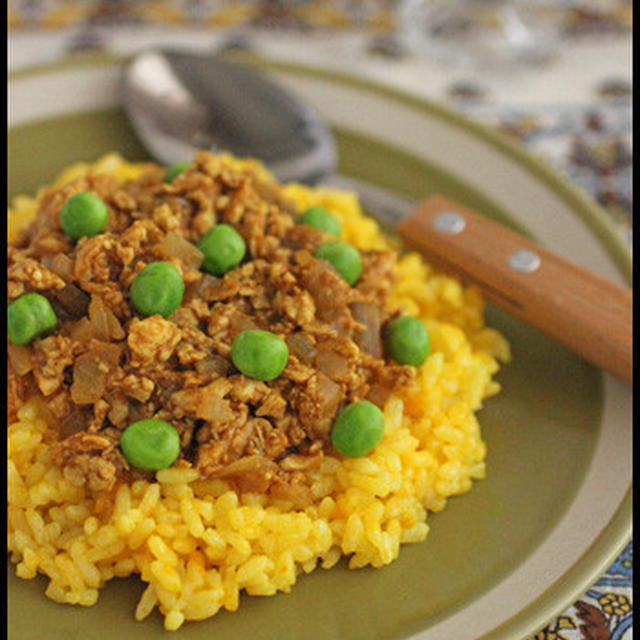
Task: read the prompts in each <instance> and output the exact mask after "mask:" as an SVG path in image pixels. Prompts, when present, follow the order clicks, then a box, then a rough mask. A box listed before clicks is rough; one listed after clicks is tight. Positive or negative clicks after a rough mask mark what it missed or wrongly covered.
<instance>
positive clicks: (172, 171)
mask: <svg viewBox="0 0 640 640" xmlns="http://www.w3.org/2000/svg"><path fill="white" fill-rule="evenodd" d="M190 164H191V163H190V162H187V161H185V162H176V163H175V164H172V165H171V166H170V167H169V168H168V169H167V170H166V171H165V174H164V181H165V182H166V183H167V184H170V183H171V182H173V181H174V180H175V179H176V178H177V177H178V176H179V175H180V174H181V173H182V172H183V171H185V170H186V169H187V168H188V167H189V165H190Z"/></svg>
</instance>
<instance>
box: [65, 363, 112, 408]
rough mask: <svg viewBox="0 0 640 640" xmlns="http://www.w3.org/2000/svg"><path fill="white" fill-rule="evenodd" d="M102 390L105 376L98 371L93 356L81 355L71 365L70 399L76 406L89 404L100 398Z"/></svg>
mask: <svg viewBox="0 0 640 640" xmlns="http://www.w3.org/2000/svg"><path fill="white" fill-rule="evenodd" d="M104 388H105V374H104V372H102V371H101V370H100V368H99V366H98V363H97V362H96V360H95V358H94V356H93V354H91V353H85V354H83V355H81V356H80V357H79V358H78V359H77V360H76V361H75V363H74V365H73V384H72V385H71V399H72V400H73V401H74V402H75V403H76V404H91V403H94V402H97V401H98V400H99V399H100V398H101V397H102V394H103V393H104Z"/></svg>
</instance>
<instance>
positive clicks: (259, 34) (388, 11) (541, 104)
mask: <svg viewBox="0 0 640 640" xmlns="http://www.w3.org/2000/svg"><path fill="white" fill-rule="evenodd" d="M532 1H533V0H532ZM540 1H542V0H540ZM545 3H546V5H552V6H553V8H554V9H555V14H554V16H555V17H554V19H556V20H558V21H561V24H560V25H559V28H560V29H561V33H562V47H561V49H560V50H558V52H557V53H556V54H555V56H554V58H553V59H552V60H551V62H550V63H549V64H548V65H547V66H545V67H539V68H537V67H532V68H530V69H528V70H523V71H522V72H521V73H519V74H518V76H517V77H514V76H509V75H503V76H500V75H498V74H495V75H491V74H488V75H487V74H479V73H471V72H469V71H467V72H465V71H463V70H459V69H453V68H449V67H445V66H441V65H439V64H437V63H435V62H434V61H431V60H426V59H420V58H417V57H415V56H413V55H411V54H410V53H409V52H408V51H407V48H406V46H404V45H403V40H402V39H401V38H399V37H398V34H397V30H396V29H394V8H395V6H396V5H397V4H398V2H394V0H386V1H385V0H376V1H373V2H349V1H347V0H341V1H333V2H318V1H304V0H302V1H300V0H298V1H296V2H286V1H283V2H278V1H277V0H276V1H266V2H246V1H245V2H229V1H226V0H200V1H199V0H191V1H189V0H180V1H178V0H164V1H155V2H154V1H149V2H141V1H136V2H120V1H118V0H112V1H102V2H97V1H90V0H78V1H75V2H73V1H72V2H69V1H67V2H61V1H55V0H46V1H45V0H10V1H9V6H8V22H9V27H10V32H9V67H10V69H18V68H21V67H25V66H30V65H34V64H41V63H44V62H50V61H51V60H52V59H55V58H56V57H63V56H69V55H74V56H81V55H84V54H86V53H87V52H94V51H96V50H105V51H114V52H119V53H125V52H131V51H133V50H136V49H138V48H142V47H145V46H148V45H151V44H158V43H171V44H186V45H190V46H196V47H202V48H205V47H206V48H211V47H215V46H216V45H220V44H226V45H231V46H236V47H248V48H251V49H255V50H256V51H258V52H261V53H264V54H266V55H269V56H270V57H274V58H280V59H289V60H291V59H294V60H296V61H298V62H301V63H308V64H316V65H324V66H328V67H335V68H340V69H342V70H350V71H352V72H353V73H359V74H361V75H364V76H366V77H369V78H371V79H374V80H378V81H380V82H385V83H387V84H390V85H392V86H395V87H398V88H401V89H404V90H406V91H410V92H413V93H415V94H418V95H421V96H423V97H427V98H430V99H432V100H433V99H435V100H438V101H440V102H445V103H448V104H449V105H450V106H452V107H453V108H456V109H459V110H461V111H462V112H464V113H466V114H467V115H469V116H471V117H474V118H476V119H479V120H481V121H484V122H485V123H487V124H489V125H491V126H493V127H496V128H497V129H499V130H501V131H503V132H505V133H507V134H509V135H511V136H512V137H514V138H515V139H517V140H519V141H520V142H521V143H522V144H523V145H525V146H526V147H527V148H528V149H529V150H531V151H532V152H533V153H535V154H536V155H538V156H539V157H541V158H544V159H545V160H546V161H548V162H550V163H551V164H552V165H553V166H555V167H556V168H557V169H558V170H559V171H560V172H561V173H563V174H565V175H566V176H568V177H569V178H570V179H571V180H572V181H573V182H574V183H575V184H577V185H579V186H580V187H581V188H583V189H584V190H585V191H587V192H588V193H589V194H591V196H592V197H594V198H595V199H596V200H597V201H598V202H600V203H601V204H602V205H603V206H604V208H605V209H606V210H607V211H608V212H609V213H610V215H611V218H612V220H613V221H614V222H615V224H616V226H617V227H618V228H619V230H620V233H621V235H622V236H623V237H625V238H626V239H627V240H628V241H629V244H631V237H632V215H633V214H632V189H631V184H632V181H631V177H632V173H631V172H632V129H631V126H632V111H631V109H632V107H631V99H632V89H631V42H632V38H631V29H630V27H631V2H630V0H629V1H627V2H623V1H620V0H582V1H578V0H576V1H573V0H555V2H553V1H552V0H545ZM274 32H277V34H278V37H277V38H274V37H273V34H274ZM302 43H304V46H301V44H302ZM328 52H331V53H328ZM632 564H633V551H632V543H629V545H628V546H627V547H626V548H625V549H624V551H623V552H622V554H621V555H620V556H619V557H618V558H617V559H616V561H615V562H614V563H613V564H612V565H611V567H610V568H609V569H608V570H607V571H606V573H605V574H604V575H603V576H602V577H601V578H600V579H599V580H598V581H597V582H596V583H595V584H594V585H593V586H592V587H591V588H590V589H589V590H588V591H586V593H585V594H584V595H583V596H582V597H581V598H580V599H579V600H578V601H577V602H576V603H574V604H573V605H572V606H571V607H569V609H567V610H566V611H565V612H564V613H563V614H562V615H561V616H559V617H558V618H557V619H556V620H554V621H553V622H552V623H551V624H550V625H548V626H547V627H546V628H545V629H543V630H541V631H539V632H538V633H537V634H536V635H535V636H534V638H533V639H531V640H631V638H632V634H633V628H632V624H633V612H632V588H631V587H632Z"/></svg>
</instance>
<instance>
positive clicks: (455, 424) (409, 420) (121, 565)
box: [8, 154, 509, 630]
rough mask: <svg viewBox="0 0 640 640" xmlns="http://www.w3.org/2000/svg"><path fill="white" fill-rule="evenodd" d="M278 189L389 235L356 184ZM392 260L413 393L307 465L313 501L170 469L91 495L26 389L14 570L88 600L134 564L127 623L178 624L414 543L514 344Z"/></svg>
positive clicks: (364, 229)
mask: <svg viewBox="0 0 640 640" xmlns="http://www.w3.org/2000/svg"><path fill="white" fill-rule="evenodd" d="M228 161H229V162H230V163H234V162H246V161H236V160H233V159H231V158H229V159H228ZM144 168H145V165H143V164H129V163H126V162H124V161H123V160H122V159H121V158H120V157H119V156H117V155H115V154H110V155H108V156H105V157H104V158H102V159H100V160H99V161H98V162H97V163H95V164H93V165H76V166H73V167H70V168H69V169H67V170H66V171H64V172H63V173H62V175H61V176H60V177H59V178H58V180H57V181H56V183H55V186H59V185H61V184H64V183H65V182H67V181H69V180H71V179H73V178H76V177H78V176H80V175H82V174H83V173H85V172H87V171H95V172H104V173H109V174H112V175H115V176H116V177H117V178H119V179H122V180H126V179H128V178H134V177H137V176H138V175H139V174H140V172H141V171H143V170H144ZM257 170H261V169H260V168H259V167H258V168H257ZM285 194H286V195H288V196H289V197H290V198H292V199H293V200H294V201H295V202H297V204H298V205H299V208H300V209H301V210H302V209H304V208H306V207H308V206H312V205H320V206H323V207H325V208H327V209H329V210H331V211H332V212H334V213H335V214H336V215H337V216H338V217H339V218H340V220H341V221H342V225H343V238H342V239H343V240H345V241H346V242H350V243H352V244H354V245H355V246H358V247H361V248H381V249H382V248H389V247H390V246H392V244H391V241H390V240H388V239H387V238H386V237H385V236H384V235H383V234H382V232H381V231H380V229H379V228H378V225H377V224H376V223H375V222H374V221H373V220H371V219H369V218H366V217H365V216H364V215H363V214H362V212H361V210H360V207H359V205H358V201H357V197H356V196H355V195H354V194H351V193H343V192H338V191H335V190H332V189H325V188H317V189H310V188H308V187H304V186H301V185H294V184H292V185H287V186H286V187H285ZM40 195H41V194H39V195H38V196H36V197H35V198H28V197H20V198H17V199H16V200H15V201H14V206H13V209H12V210H11V211H10V212H9V237H10V238H11V237H12V236H13V235H14V234H15V233H16V231H17V230H18V229H19V228H21V227H23V226H24V225H26V224H28V222H29V221H30V220H31V219H32V217H33V216H34V214H35V211H36V208H37V206H38V198H39V196H40ZM398 271H399V276H400V279H399V284H398V286H397V288H396V290H395V292H394V294H393V304H394V305H395V306H397V307H403V308H404V309H405V310H406V311H407V312H408V313H410V314H413V315H416V316H418V317H420V318H421V319H422V320H423V321H424V322H425V324H426V326H427V327H428V329H429V332H430V335H431V341H432V351H431V355H430V356H429V358H428V359H427V361H426V362H425V364H424V365H422V366H421V367H420V368H419V370H418V385H417V390H416V392H415V393H414V394H413V395H412V396H411V397H410V398H409V399H408V400H407V401H405V402H403V401H402V400H401V399H400V398H398V397H396V396H391V397H390V398H389V400H388V402H387V404H386V406H385V407H384V418H385V434H384V438H383V440H382V442H381V443H380V444H379V445H378V446H377V447H376V448H375V449H374V450H373V451H372V452H371V453H370V454H369V455H367V456H365V457H362V458H357V459H346V458H335V457H330V456H327V457H325V460H324V462H323V464H322V466H321V467H320V468H319V469H315V470H313V471H310V472H308V473H309V477H310V480H311V486H312V493H313V496H314V501H313V504H310V505H309V506H307V507H306V508H305V509H297V510H294V509H293V508H292V505H291V504H289V503H286V502H283V501H281V500H276V499H273V498H270V497H268V496H266V495H261V494H253V493H246V494H243V495H240V496H239V495H237V494H236V493H235V492H234V491H231V490H230V488H229V487H228V486H227V485H226V484H225V482H224V481H222V480H219V479H215V480H200V479H198V477H197V475H198V474H197V472H196V471H195V470H192V469H182V470H178V469H166V470H164V471H159V472H158V473H157V474H156V480H157V482H154V483H149V482H146V481H139V482H134V483H133V484H132V485H126V484H121V485H120V486H117V487H116V489H115V490H114V491H113V492H112V493H109V494H105V493H102V494H100V495H98V496H94V495H92V494H91V492H89V491H88V490H85V489H84V488H83V487H77V486H74V485H72V484H70V483H69V482H67V481H66V480H65V478H64V476H63V474H62V472H61V470H60V469H59V468H58V467H56V466H55V465H53V463H52V461H51V458H50V445H51V444H52V442H53V441H54V440H55V438H56V429H55V426H54V425H51V424H50V422H49V417H48V416H47V414H46V411H45V410H44V407H43V406H42V404H40V403H39V402H38V401H37V400H36V399H33V400H31V401H29V402H28V403H26V404H25V405H24V406H23V407H21V408H20V410H19V411H18V416H17V420H16V421H15V422H14V423H13V424H10V425H9V431H8V451H9V454H8V549H9V552H10V554H11V560H12V561H13V562H15V563H17V567H16V573H17V575H18V576H19V577H21V578H27V579H28V578H33V577H35V576H36V574H37V573H38V572H40V573H44V574H46V575H47V576H48V577H49V578H50V582H49V585H48V587H47V589H46V595H47V596H48V597H49V598H52V599H53V600H55V601H57V602H64V603H70V604H81V605H85V606H89V605H93V604H94V603H95V602H96V601H97V599H98V590H99V589H100V587H101V586H102V585H103V584H104V583H105V582H106V581H107V580H110V579H111V578H112V577H114V576H117V577H126V576H129V575H131V574H138V575H139V576H140V578H141V579H142V580H143V581H144V582H146V583H148V586H147V588H146V590H145V591H144V593H143V595H142V597H141V599H140V601H139V603H138V605H137V608H136V610H135V617H136V619H138V620H142V619H143V618H145V617H146V616H148V615H149V614H150V613H151V611H152V610H153V609H154V607H158V608H159V610H160V611H161V612H162V614H163V615H164V620H165V627H166V629H169V630H174V629H178V627H180V626H181V625H182V623H183V622H184V621H185V620H202V619H204V618H208V617H210V616H213V615H215V614H216V612H218V611H219V610H220V609H221V608H222V607H224V608H225V609H228V610H231V611H233V610H235V609H237V607H238V596H239V593H240V591H241V590H243V589H244V590H245V591H246V593H248V594H251V595H262V596H265V595H272V594H275V593H276V592H277V591H283V592H288V591H289V590H290V589H291V587H292V585H293V584H294V583H295V581H296V578H297V576H298V575H299V574H300V573H303V572H304V573H309V572H311V571H313V570H314V569H315V568H316V567H318V566H320V567H322V568H324V569H329V568H330V567H332V566H333V565H335V564H336V563H337V562H338V561H339V559H340V558H341V557H342V556H343V555H347V556H349V557H350V558H349V567H350V568H353V569H355V568H358V567H364V566H365V565H372V566H374V567H381V566H383V565H385V564H388V563H390V562H392V561H393V560H394V559H396V558H397V557H398V553H399V548H400V545H401V544H403V543H409V542H421V541H423V540H424V539H425V537H426V536H427V533H428V530H429V527H428V525H427V522H426V520H427V511H428V510H430V511H440V510H441V509H443V508H444V506H445V505H446V502H447V498H448V497H449V496H452V495H457V494H461V493H464V492H466V491H468V490H469V489H470V488H471V484H472V480H474V479H480V478H483V477H484V474H485V463H484V459H485V453H486V449H485V444H484V442H483V441H482V438H481V434H480V427H479V425H478V422H477V420H476V417H475V415H474V412H475V411H477V410H478V409H479V408H480V407H481V406H482V402H483V400H484V399H485V398H487V397H489V396H491V395H493V394H495V393H497V392H498V391H499V385H498V384H497V383H496V382H495V381H493V380H492V375H493V374H494V373H495V372H496V371H497V370H498V361H499V360H502V361H507V360H508V359H509V346H508V344H507V343H506V341H505V340H504V338H503V337H502V336H500V335H499V334H498V333H497V332H496V331H494V330H492V329H490V328H487V327H485V325H484V320H483V301H482V299H481V297H480V295H479V293H478V292H477V291H476V290H475V289H473V288H464V287H462V286H461V285H460V284H459V283H458V282H457V281H456V280H454V279H452V278H450V277H447V276H444V275H442V274H441V273H438V272H436V271H434V270H433V269H432V268H431V267H430V266H429V265H428V264H427V263H426V262H425V261H424V260H423V259H422V258H421V257H420V256H418V255H417V254H413V253H408V254H403V256H402V257H401V258H400V260H399V264H398Z"/></svg>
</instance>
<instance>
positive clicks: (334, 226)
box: [299, 207, 342, 238]
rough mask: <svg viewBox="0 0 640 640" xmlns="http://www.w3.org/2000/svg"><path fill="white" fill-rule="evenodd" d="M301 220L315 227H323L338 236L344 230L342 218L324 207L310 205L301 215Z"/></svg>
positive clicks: (323, 229) (325, 230) (327, 231)
mask: <svg viewBox="0 0 640 640" xmlns="http://www.w3.org/2000/svg"><path fill="white" fill-rule="evenodd" d="M299 222H300V224H306V225H307V226H309V227H314V228H315V229H321V230H322V231H324V232H325V233H329V234H331V235H332V236H336V237H337V238H339V237H340V232H341V231H342V225H341V224H340V220H338V218H336V217H335V216H334V215H333V214H332V213H329V212H328V211H327V210H326V209H323V208H322V207H310V208H309V209H307V210H306V211H305V212H304V213H303V214H302V215H301V216H300V220H299Z"/></svg>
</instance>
